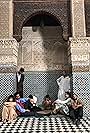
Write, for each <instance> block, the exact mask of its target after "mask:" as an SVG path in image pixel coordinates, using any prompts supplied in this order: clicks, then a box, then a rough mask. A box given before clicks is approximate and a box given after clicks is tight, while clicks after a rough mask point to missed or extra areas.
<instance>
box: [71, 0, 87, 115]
mask: <svg viewBox="0 0 90 133" xmlns="http://www.w3.org/2000/svg"><path fill="white" fill-rule="evenodd" d="M71 17H72V37H70V38H69V46H70V53H71V64H72V77H73V92H75V93H76V94H77V95H78V96H79V97H80V98H81V99H82V101H83V103H84V116H85V115H86V116H89V115H90V111H89V108H90V107H89V100H90V99H89V94H90V54H89V53H90V37H86V26H85V25H86V24H85V9H84V0H71Z"/></svg>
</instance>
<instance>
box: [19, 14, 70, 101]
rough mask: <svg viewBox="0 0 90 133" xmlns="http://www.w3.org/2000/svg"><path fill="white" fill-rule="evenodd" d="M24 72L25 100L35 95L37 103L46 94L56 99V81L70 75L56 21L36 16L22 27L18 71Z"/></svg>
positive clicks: (65, 49)
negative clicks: (64, 72)
mask: <svg viewBox="0 0 90 133" xmlns="http://www.w3.org/2000/svg"><path fill="white" fill-rule="evenodd" d="M21 66H23V67H24V68H25V71H26V72H25V81H24V92H23V93H24V96H25V97H27V95H28V94H33V95H36V96H37V97H38V98H39V99H38V100H39V103H40V102H41V101H42V99H43V97H44V96H45V95H46V94H49V95H50V96H51V98H53V99H56V97H57V92H58V86H57V83H56V79H57V78H58V77H59V76H60V75H62V73H63V71H64V70H65V71H66V72H69V70H70V69H69V62H68V45H67V41H65V40H64V39H63V29H62V26H61V24H60V22H59V21H58V19H57V18H56V17H55V16H53V15H51V14H49V13H46V12H39V13H36V14H34V15H32V16H31V17H30V18H27V20H25V22H24V23H23V28H22V40H21V41H20V42H19V53H18V67H21Z"/></svg>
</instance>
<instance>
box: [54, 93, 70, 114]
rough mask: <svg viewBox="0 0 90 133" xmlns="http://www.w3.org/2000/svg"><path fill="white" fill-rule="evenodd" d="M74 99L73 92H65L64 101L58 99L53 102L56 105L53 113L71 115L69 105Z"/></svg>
mask: <svg viewBox="0 0 90 133" xmlns="http://www.w3.org/2000/svg"><path fill="white" fill-rule="evenodd" d="M71 102H72V99H71V93H70V92H65V100H64V101H62V100H60V99H57V100H56V101H54V102H53V105H54V106H55V108H54V110H53V114H57V113H58V112H60V113H62V114H65V115H69V107H68V106H70V105H71Z"/></svg>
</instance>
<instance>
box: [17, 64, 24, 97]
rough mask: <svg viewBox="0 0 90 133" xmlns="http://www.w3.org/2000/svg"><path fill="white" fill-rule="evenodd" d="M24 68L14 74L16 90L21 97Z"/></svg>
mask: <svg viewBox="0 0 90 133" xmlns="http://www.w3.org/2000/svg"><path fill="white" fill-rule="evenodd" d="M23 72H24V68H22V67H21V68H20V70H19V71H18V72H17V73H16V90H17V91H18V92H19V94H20V96H21V97H23V82H24V74H23Z"/></svg>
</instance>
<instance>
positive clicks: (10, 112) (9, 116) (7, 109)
mask: <svg viewBox="0 0 90 133" xmlns="http://www.w3.org/2000/svg"><path fill="white" fill-rule="evenodd" d="M15 107H16V102H15V100H14V96H13V95H10V96H9V97H8V100H7V102H5V103H4V105H3V110H2V121H3V122H4V123H5V122H6V121H9V122H12V121H13V120H14V119H16V117H17V113H16V108H15Z"/></svg>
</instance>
